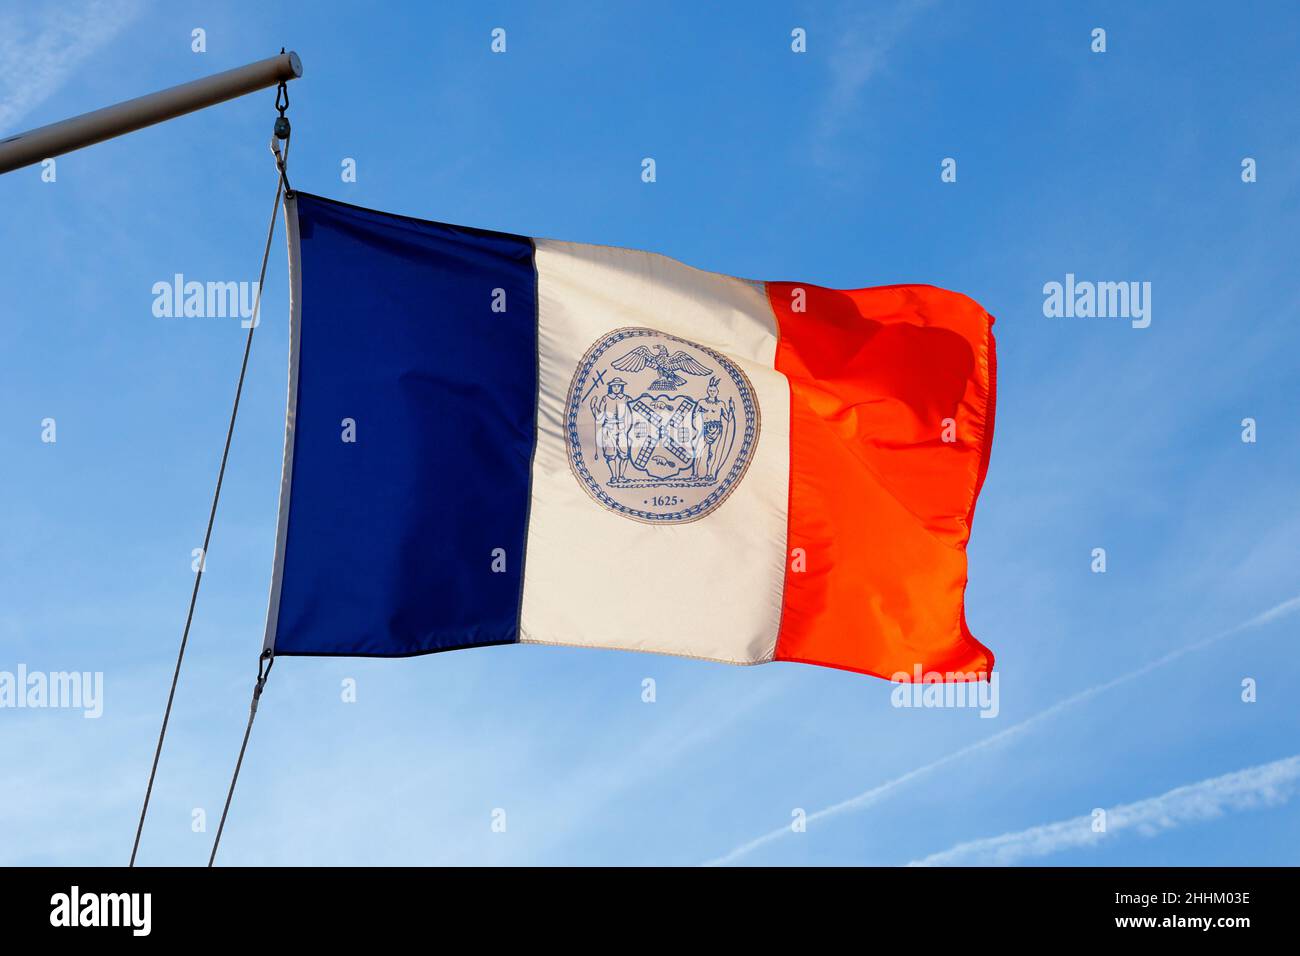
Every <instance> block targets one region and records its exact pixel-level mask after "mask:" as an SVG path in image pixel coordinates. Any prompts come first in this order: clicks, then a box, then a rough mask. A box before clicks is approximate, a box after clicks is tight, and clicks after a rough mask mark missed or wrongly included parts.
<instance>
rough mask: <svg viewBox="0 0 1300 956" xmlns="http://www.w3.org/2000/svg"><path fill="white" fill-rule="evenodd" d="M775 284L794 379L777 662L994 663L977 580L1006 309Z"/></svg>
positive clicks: (901, 667) (938, 295) (922, 291)
mask: <svg viewBox="0 0 1300 956" xmlns="http://www.w3.org/2000/svg"><path fill="white" fill-rule="evenodd" d="M767 292H768V299H769V300H770V301H771V304H772V310H773V312H774V313H775V314H776V318H777V324H778V327H779V334H780V340H779V342H778V345H777V350H776V367H777V369H778V370H779V371H781V372H783V373H784V374H785V375H786V377H787V378H788V379H789V380H790V507H789V533H788V539H787V546H788V547H789V549H790V553H789V555H788V556H787V558H788V560H789V564H788V565H787V574H786V584H785V597H784V606H783V609H782V616H781V629H780V633H779V636H778V639H777V645H776V659H777V660H785V661H801V662H803V663H809V664H822V665H826V666H830V667H839V668H843V669H845V670H851V671H859V672H862V673H867V674H874V675H876V676H879V677H886V678H892V677H897V675H900V674H906V677H905V678H901V679H908V680H910V679H912V677H913V674H914V670H915V668H917V667H919V668H920V670H921V671H922V672H923V673H924V672H938V673H940V674H945V675H962V674H969V673H977V674H979V673H988V672H989V671H991V670H992V668H993V655H992V653H990V651H989V650H988V649H987V648H986V647H984V645H983V644H981V643H980V642H979V641H977V640H976V639H975V638H974V637H973V636H972V635H971V633H970V630H969V629H968V628H967V626H966V616H965V591H966V543H967V541H968V539H969V537H970V524H971V519H972V517H973V515H974V510H975V499H976V498H977V496H978V495H979V490H980V486H981V485H982V484H983V482H984V475H985V472H986V471H987V469H988V459H989V449H990V446H991V445H992V441H993V414H994V401H995V390H996V353H995V351H994V342H993V334H992V325H993V317H992V316H990V315H988V313H986V312H985V311H984V309H983V308H982V307H981V306H980V305H979V304H978V303H976V302H974V301H972V300H971V299H968V298H967V297H965V296H963V295H960V294H958V293H955V292H947V291H945V290H943V289H936V288H934V287H933V286H914V285H913V286H885V287H881V288H876V289H857V290H852V291H840V290H836V289H824V288H820V287H818V286H811V285H796V284H794V283H788V282H772V283H768V286H767ZM801 305H802V307H803V308H802V310H800V306H801ZM946 679H957V680H960V679H964V678H962V677H960V676H953V677H946Z"/></svg>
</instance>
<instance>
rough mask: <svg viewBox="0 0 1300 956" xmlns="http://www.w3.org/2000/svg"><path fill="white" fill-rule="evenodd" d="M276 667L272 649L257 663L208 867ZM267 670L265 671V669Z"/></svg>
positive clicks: (213, 856) (215, 856) (215, 849)
mask: <svg viewBox="0 0 1300 956" xmlns="http://www.w3.org/2000/svg"><path fill="white" fill-rule="evenodd" d="M274 665H275V655H274V654H272V653H271V651H270V649H269V648H268V649H267V650H265V651H263V652H262V656H261V657H260V658H258V662H257V684H255V685H254V687H253V702H252V703H251V704H249V706H248V723H247V724H246V725H245V726H244V742H243V743H241V744H240V745H239V759H238V760H236V761H235V772H234V773H233V774H232V775H231V777H230V789H229V790H227V791H226V805H225V806H224V807H222V808H221V822H220V823H219V824H217V836H216V839H214V840H213V841H212V854H211V856H209V857H208V866H209V867H210V866H212V864H213V863H214V862H215V861H216V859H217V847H219V846H221V834H222V832H223V831H224V830H225V829H226V814H228V813H229V812H230V799H231V798H232V797H233V796H234V795H235V784H236V783H237V782H238V781H239V768H240V767H242V766H243V765H244V751H246V750H247V749H248V736H249V734H251V733H252V732H253V719H254V718H255V717H257V702H258V701H259V700H261V698H262V688H263V687H265V686H266V679H267V678H268V677H270V676H271V668H272V667H273V666H274ZM263 668H265V669H263Z"/></svg>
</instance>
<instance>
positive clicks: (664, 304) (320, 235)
mask: <svg viewBox="0 0 1300 956" xmlns="http://www.w3.org/2000/svg"><path fill="white" fill-rule="evenodd" d="M287 216H288V222H289V243H290V263H291V272H290V282H291V287H292V289H291V297H292V310H291V311H292V322H291V331H290V368H289V400H288V413H287V417H286V434H285V452H284V472H283V481H282V486H281V492H280V512H279V528H278V534H277V543H276V556H275V572H274V577H273V583H272V589H271V601H270V611H269V614H268V620H267V631H266V639H265V643H266V648H267V649H269V650H272V651H273V652H274V653H275V654H276V655H285V654H289V655H294V654H296V655H368V656H380V657H400V656H406V655H414V654H425V653H430V652H433V651H445V650H453V649H457V648H469V647H480V646H486V645H494V644H511V643H530V644H559V645H574V646H581V647H600V648H621V649H624V650H639V651H651V652H656V653H662V654H674V655H681V656H685V657H694V658H700V659H703V660H710V661H722V662H726V663H731V664H759V663H764V662H767V661H774V660H777V661H799V662H803V663H809V664H822V665H826V666H830V667H838V668H843V669H846V670H852V671H859V672H862V673H866V674H874V675H878V676H882V677H886V678H894V679H899V680H913V679H915V678H914V675H915V674H917V673H926V674H939V675H943V679H947V680H972V679H979V678H980V677H982V676H984V675H987V674H988V673H989V671H991V669H992V666H993V655H992V654H991V653H990V652H989V651H988V649H987V648H985V647H984V646H983V645H982V644H981V643H980V642H979V641H977V640H976V639H975V638H974V637H973V636H972V634H971V632H970V630H969V628H968V627H967V624H966V615H965V606H964V604H965V602H964V596H965V589H966V577H967V566H966V545H967V541H968V539H969V535H970V528H971V520H972V517H973V515H974V510H975V501H976V498H977V496H978V494H979V490H980V486H981V484H982V483H983V481H984V476H985V472H986V471H987V469H988V464H989V450H990V446H991V443H992V438H993V412H994V395H995V376H996V360H995V353H994V342H993V336H992V332H991V327H992V324H993V319H992V317H991V316H989V315H988V314H987V313H986V312H985V311H984V309H983V308H981V307H980V306H979V305H978V304H977V303H975V302H974V301H972V300H971V299H968V298H966V297H965V296H963V295H960V294H957V293H954V292H947V291H944V290H942V289H937V288H934V287H932V286H923V285H898V286H884V287H880V288H871V289H858V290H851V291H841V290H835V289H826V288H821V287H818V286H814V285H810V284H808V283H797V282H757V281H749V280H744V279H736V278H732V277H730V276H724V275H718V274H715V273H710V272H702V271H700V270H698V269H693V268H691V267H689V266H686V265H683V264H681V263H680V262H677V261H675V260H673V259H669V258H666V257H664V256H661V255H656V254H654V253H648V252H637V251H633V250H628V249H616V248H611V247H608V246H595V245H582V244H578V243H570V242H557V241H554V240H549V239H530V238H526V237H523V236H515V235H508V234H505V233H497V232H488V231H485V230H480V229H470V228H465V227H462V226H452V225H445V224H441V223H435V222H427V221H423V220H419V219H412V218H408V217H405V216H396V215H390V214H387V213H381V212H374V211H371V210H367V209H360V208H357V207H354V206H349V205H345V204H342V203H338V202H333V201H330V200H327V199H322V198H320V197H317V196H311V195H308V194H305V193H296V194H293V195H292V196H291V197H290V199H289V200H288V202H287Z"/></svg>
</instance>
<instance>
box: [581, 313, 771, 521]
mask: <svg viewBox="0 0 1300 956" xmlns="http://www.w3.org/2000/svg"><path fill="white" fill-rule="evenodd" d="M758 432H759V409H758V399H757V397H756V396H755V394H754V386H753V385H752V384H750V381H749V378H748V377H747V376H746V375H745V373H744V372H743V371H741V370H740V368H739V367H738V366H737V365H736V364H735V363H734V362H732V361H730V360H729V359H727V358H725V357H724V356H723V355H721V354H720V353H718V352H715V351H714V350H713V349H710V348H707V347H706V346H703V345H699V344H697V343H695V342H690V341H687V340H686V339H681V338H678V337H677V336H675V335H668V334H666V333H664V332H658V331H656V330H654V329H642V328H628V329H616V330H615V331H613V332H610V333H609V334H607V335H605V336H604V337H603V338H601V339H600V340H598V341H597V342H596V343H595V344H594V345H592V346H591V348H589V349H587V354H586V355H584V356H583V357H582V361H581V362H579V363H578V367H577V369H576V370H575V371H574V373H573V384H572V385H570V387H569V398H568V403H567V406H566V421H565V444H566V446H567V449H568V455H569V467H570V468H571V469H572V470H573V474H574V477H576V478H577V479H578V484H580V485H582V487H583V489H584V490H585V491H586V492H587V494H589V495H591V497H592V498H594V499H595V500H596V501H597V502H598V503H600V504H601V505H602V506H604V507H605V508H607V509H609V510H610V511H613V512H615V513H616V514H620V515H623V516H625V517H628V518H632V519H634V520H636V521H644V522H646V523H648V524H680V523H683V522H687V521H696V520H698V519H700V518H703V517H704V516H705V515H707V514H708V513H709V512H710V511H712V510H713V509H715V508H717V507H718V506H719V505H720V504H722V502H724V501H725V500H726V499H727V496H728V495H730V494H731V492H732V491H734V490H735V488H736V486H737V485H739V484H740V481H741V479H742V478H744V476H745V470H746V469H747V468H748V467H749V463H750V461H751V460H752V459H753V457H754V450H755V449H756V448H757V447H758Z"/></svg>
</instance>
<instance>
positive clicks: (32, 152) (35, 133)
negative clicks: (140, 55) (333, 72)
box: [0, 52, 302, 173]
mask: <svg viewBox="0 0 1300 956" xmlns="http://www.w3.org/2000/svg"><path fill="white" fill-rule="evenodd" d="M300 76H302V61H301V60H299V59H298V54H296V53H293V52H289V53H284V52H281V53H280V54H279V55H278V56H272V57H267V58H266V59H265V60H258V61H257V62H256V63H249V64H248V65H246V66H240V67H236V68H235V69H233V70H226V71H225V72H224V73H215V74H213V75H212V76H205V77H203V78H202V79H199V80H194V81H192V82H190V83H182V84H181V85H180V86H173V87H171V88H169V89H166V90H160V91H159V92H157V93H150V94H148V95H147V96H140V97H137V98H136V99H133V100H127V101H126V102H125V103H118V104H117V105H115V106H106V107H104V108H103V109H101V110H95V111H94V112H92V113H83V114H82V115H81V116H74V117H72V118H71V119H66V120H62V121H61V122H58V123H51V124H50V125H49V126H42V127H40V128H39V129H34V130H29V131H28V132H26V133H19V134H17V135H16V136H10V137H8V138H7V139H3V140H0V173H8V172H12V171H13V170H15V169H21V168H22V167H24V166H30V165H32V164H33V163H39V162H40V161H41V160H43V159H49V158H50V157H52V156H61V155H63V154H64V153H70V152H72V151H73V150H77V149H82V148H83V147H86V146H92V145H94V144H95V143H102V142H103V141H104V140H106V139H113V138H114V137H115V136H122V135H123V134H125V133H131V132H134V131H135V130H138V129H143V128H145V127H146V126H153V125H154V124H155V123H162V122H165V121H166V120H169V119H175V118H176V117H178V116H184V115H185V114H186V113H193V112H194V111H195V110H201V109H204V108H205V107H208V106H215V105H216V104H217V103H224V102H225V101H226V100H233V99H235V98H236V97H239V96H244V95H246V94H248V93H255V92H257V91H258V90H264V89H266V88H268V87H271V86H275V85H276V84H278V83H282V82H284V81H287V80H296V79H298V77H300Z"/></svg>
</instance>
